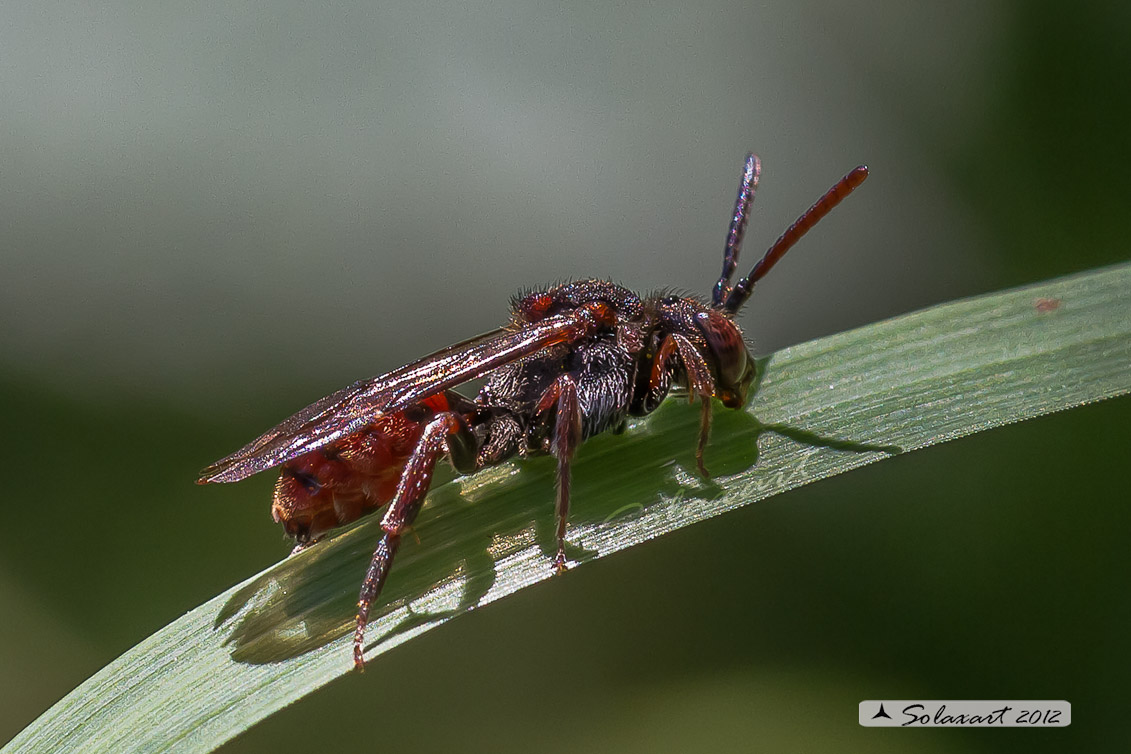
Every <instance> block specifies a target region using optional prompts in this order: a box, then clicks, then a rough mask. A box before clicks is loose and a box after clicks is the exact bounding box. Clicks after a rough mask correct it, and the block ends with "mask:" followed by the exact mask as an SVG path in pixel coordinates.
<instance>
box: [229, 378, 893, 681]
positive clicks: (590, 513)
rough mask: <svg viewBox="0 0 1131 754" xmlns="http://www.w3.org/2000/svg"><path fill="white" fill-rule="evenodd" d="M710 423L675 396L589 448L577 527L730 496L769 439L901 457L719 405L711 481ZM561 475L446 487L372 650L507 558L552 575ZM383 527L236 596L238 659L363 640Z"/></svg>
mask: <svg viewBox="0 0 1131 754" xmlns="http://www.w3.org/2000/svg"><path fill="white" fill-rule="evenodd" d="M760 366H763V365H762V364H760ZM762 371H763V370H762V369H759V376H760V375H761V373H762ZM755 405H756V402H755ZM698 422H699V411H698V408H697V407H693V406H688V405H687V404H686V402H683V401H679V400H674V399H673V400H669V401H667V402H666V404H665V405H664V406H662V407H661V408H660V409H659V410H658V411H656V412H655V413H654V414H652V415H651V416H650V417H649V418H648V419H646V420H643V421H641V422H639V423H638V425H637V426H635V427H632V428H631V429H630V430H629V431H628V432H627V433H625V434H623V435H620V436H613V435H608V434H606V435H601V436H598V437H595V438H593V439H591V440H589V441H588V442H586V443H585V444H584V445H583V446H582V447H581V449H580V452H579V453H578V456H577V458H576V461H575V465H574V474H573V480H574V481H573V484H574V497H573V500H574V502H573V507H572V509H571V513H570V524H571V527H584V526H586V525H587V524H600V523H604V522H608V521H611V520H628V519H630V518H631V517H633V516H638V515H642V514H643V513H644V512H645V511H646V510H647V509H648V508H649V507H651V506H652V505H654V504H656V503H659V502H660V501H663V500H671V499H673V498H678V499H680V500H681V501H682V503H681V504H684V505H693V504H694V503H695V501H696V500H713V499H716V498H718V497H720V496H721V495H723V494H724V493H725V491H726V490H725V487H724V486H723V484H724V483H725V480H726V479H727V478H728V477H731V476H734V475H736V474H741V473H743V472H745V471H747V470H749V469H751V468H753V467H754V466H755V465H756V464H757V462H758V441H759V438H760V437H761V436H762V435H763V434H764V433H767V432H768V433H773V434H777V435H781V436H784V437H787V438H789V439H790V440H793V441H794V442H796V443H799V444H801V445H804V446H810V447H815V448H828V449H832V450H839V451H848V452H857V453H874V452H882V453H888V454H895V453H899V452H900V448H899V447H897V446H892V445H874V444H868V443H859V442H854V441H851V440H845V439H837V438H829V437H824V436H821V435H819V434H817V433H815V432H812V431H809V430H806V429H801V428H796V427H791V426H788V425H784V424H764V423H762V422H760V421H759V420H758V419H757V418H756V417H754V416H753V415H752V414H750V413H749V412H747V411H722V410H716V411H715V419H714V428H713V436H714V438H716V439H715V440H714V441H712V443H711V444H710V445H709V446H708V448H707V456H706V461H707V467H708V469H709V470H710V472H711V474H712V478H711V479H704V478H702V477H701V476H699V475H698V473H697V471H696V460H695V438H696V432H697V429H698ZM720 438H725V442H721V441H719V439H720ZM554 471H555V462H554V459H552V458H549V457H542V458H529V459H522V460H519V461H516V462H513V463H511V464H507V465H505V466H502V467H499V468H496V469H491V470H486V471H481V472H479V473H477V474H475V475H472V476H470V477H466V478H463V479H451V478H449V479H448V480H447V481H444V480H441V479H437V483H435V484H434V485H433V487H432V490H431V492H430V493H429V498H428V504H427V505H426V507H425V511H424V513H422V515H421V516H420V519H419V522H418V524H417V526H416V527H415V533H416V535H417V536H418V537H419V542H418V541H415V540H414V538H413V537H412V536H409V537H408V538H407V540H406V542H405V543H404V546H403V550H402V554H401V556H400V559H399V560H398V564H397V571H396V575H395V577H394V578H392V579H391V580H390V581H389V583H388V585H387V587H386V589H385V591H384V593H383V594H382V597H381V603H380V604H379V606H377V607H376V609H375V611H374V619H373V621H372V622H371V624H370V625H371V628H372V632H373V633H372V638H371V639H370V640H369V641H368V642H367V646H368V647H372V646H375V645H379V644H383V643H386V642H390V641H395V640H396V639H398V638H404V637H405V635H406V634H407V633H408V632H410V631H412V630H414V629H417V628H420V627H422V626H426V625H428V624H433V623H438V622H442V621H444V620H447V619H449V618H451V617H454V616H456V615H458V614H460V613H463V612H467V611H469V610H471V609H473V608H475V607H477V606H478V605H479V604H481V602H482V601H483V600H484V598H485V597H486V596H487V595H488V593H489V592H490V591H491V589H492V587H494V586H495V585H496V579H497V575H498V573H499V568H498V564H499V563H500V562H501V561H502V560H503V559H506V558H513V557H521V556H524V555H525V556H529V555H530V554H531V552H533V554H534V555H535V557H539V558H540V559H541V560H542V561H544V563H539V566H543V567H544V568H545V572H546V575H547V576H548V575H549V574H550V572H551V560H552V558H553V555H554V554H555V550H556V537H555V533H554V528H555V527H554V515H553V511H554ZM716 480H719V481H716ZM626 501H632V502H629V503H628V504H626ZM380 533H381V530H380V516H368V517H366V518H365V519H363V520H362V521H361V522H359V523H358V524H355V525H353V526H352V527H349V528H347V529H346V530H345V531H344V532H342V533H341V534H339V535H337V536H335V537H334V538H333V539H331V540H327V541H325V542H321V543H319V544H318V545H316V546H314V547H311V548H309V549H307V550H306V551H304V552H302V553H299V554H297V555H295V556H293V557H291V558H288V559H287V560H285V561H283V562H282V563H280V564H279V565H278V566H276V567H275V568H272V569H271V570H270V571H268V572H267V573H264V574H262V575H261V576H260V577H258V578H257V579H255V580H254V581H252V582H250V583H249V584H246V585H245V586H244V587H242V588H241V589H239V590H238V591H237V592H236V593H235V594H233V595H232V597H231V598H230V599H229V600H228V602H227V603H226V604H225V605H224V607H223V608H222V609H221V611H220V613H219V615H218V616H217V618H216V621H215V628H216V629H217V630H221V629H226V627H227V626H228V625H229V624H231V625H232V627H231V634H230V635H229V636H228V637H227V638H226V640H225V643H226V644H227V645H228V646H230V647H231V649H230V652H231V658H232V659H233V660H234V661H236V662H242V663H248V664H265V663H273V662H280V661H283V660H286V659H289V658H293V657H297V656H299V655H302V654H304V653H307V652H310V651H312V650H315V649H318V648H320V647H323V646H325V645H327V644H329V643H330V642H333V641H335V640H338V639H340V638H342V637H345V636H347V635H350V634H352V633H353V631H354V627H355V613H356V608H357V603H356V598H357V580H358V575H359V574H361V573H364V572H365V568H366V566H367V565H368V563H369V560H370V557H371V555H372V548H373V545H374V543H375V542H376V541H377V539H378V538H379V536H380ZM567 553H568V555H569V557H570V559H571V560H573V561H574V562H585V561H587V560H590V559H592V558H593V557H595V556H596V553H595V552H590V551H586V550H583V549H581V548H578V547H576V546H574V547H572V548H568V549H567Z"/></svg>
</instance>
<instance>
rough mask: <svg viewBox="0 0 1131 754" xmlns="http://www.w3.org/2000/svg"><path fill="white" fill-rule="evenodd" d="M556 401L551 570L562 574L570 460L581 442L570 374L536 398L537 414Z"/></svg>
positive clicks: (574, 391) (579, 421)
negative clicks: (555, 521) (554, 542)
mask: <svg viewBox="0 0 1131 754" xmlns="http://www.w3.org/2000/svg"><path fill="white" fill-rule="evenodd" d="M554 404H557V413H556V416H555V419H554V439H553V444H552V445H551V446H550V447H551V450H552V451H553V454H554V455H555V456H556V457H557V459H558V494H557V505H556V508H557V519H558V553H557V555H556V556H554V569H555V570H557V571H558V573H561V572H562V571H564V570H565V569H566V554H565V534H566V520H567V519H568V518H569V488H570V462H571V461H572V460H573V454H574V452H575V451H576V450H577V446H578V445H580V444H581V406H580V404H579V403H578V400H577V382H576V381H575V380H574V378H573V377H572V376H571V375H569V374H563V375H561V376H560V377H558V378H557V379H556V380H554V382H553V384H552V385H550V387H548V388H547V389H546V392H545V393H543V394H542V399H541V400H540V401H538V413H539V414H541V413H543V412H545V411H549V410H550V408H551V407H552V406H553V405H554Z"/></svg>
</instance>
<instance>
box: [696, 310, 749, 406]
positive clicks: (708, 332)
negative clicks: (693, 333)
mask: <svg viewBox="0 0 1131 754" xmlns="http://www.w3.org/2000/svg"><path fill="white" fill-rule="evenodd" d="M695 321H696V323H697V324H698V325H699V329H700V330H702V332H703V335H704V337H706V338H707V345H708V346H710V348H711V352H712V353H713V354H714V355H715V368H716V369H717V370H718V375H719V383H720V384H719V387H720V388H722V389H723V390H732V389H734V388H737V387H738V386H739V382H740V381H741V380H742V379H743V377H744V375H745V374H746V371H747V362H748V358H747V352H746V344H745V343H744V342H743V341H742V333H740V332H739V331H738V326H737V325H735V324H734V322H731V321H730V319H728V318H727V317H725V316H723V315H722V314H720V313H719V312H716V311H714V310H711V311H706V312H699V313H698V314H696V315H695Z"/></svg>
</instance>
